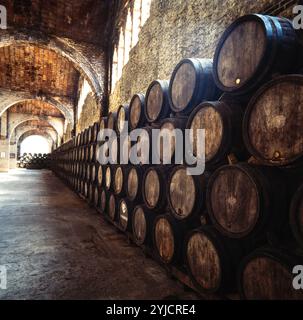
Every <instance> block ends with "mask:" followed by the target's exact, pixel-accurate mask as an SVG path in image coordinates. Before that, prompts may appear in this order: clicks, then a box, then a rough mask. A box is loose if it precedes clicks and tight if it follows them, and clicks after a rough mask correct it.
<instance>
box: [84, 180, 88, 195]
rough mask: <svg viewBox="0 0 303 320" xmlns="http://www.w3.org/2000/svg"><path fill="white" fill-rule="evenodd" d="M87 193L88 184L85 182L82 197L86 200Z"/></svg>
mask: <svg viewBox="0 0 303 320" xmlns="http://www.w3.org/2000/svg"><path fill="white" fill-rule="evenodd" d="M88 192H89V190H88V182H87V181H85V182H84V194H83V195H84V197H85V198H86V199H88Z"/></svg>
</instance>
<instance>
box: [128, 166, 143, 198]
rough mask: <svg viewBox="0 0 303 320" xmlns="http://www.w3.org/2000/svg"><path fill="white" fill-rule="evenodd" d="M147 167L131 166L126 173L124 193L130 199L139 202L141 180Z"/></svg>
mask: <svg viewBox="0 0 303 320" xmlns="http://www.w3.org/2000/svg"><path fill="white" fill-rule="evenodd" d="M146 169H147V167H145V166H132V167H130V168H129V171H128V175H127V187H126V195H127V198H128V199H129V200H130V201H133V202H137V203H139V202H140V201H141V199H142V180H143V175H144V172H145V170H146Z"/></svg>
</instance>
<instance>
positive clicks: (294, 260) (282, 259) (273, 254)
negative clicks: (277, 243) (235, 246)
mask: <svg viewBox="0 0 303 320" xmlns="http://www.w3.org/2000/svg"><path fill="white" fill-rule="evenodd" d="M297 265H303V260H302V257H298V256H296V255H294V254H292V253H291V252H290V251H288V252H285V250H283V251H279V250H277V249H274V248H263V249H258V250H256V251H255V252H253V253H252V254H250V255H249V256H248V257H246V258H245V259H244V261H243V263H242V265H241V267H240V270H239V275H238V279H239V291H240V293H241V296H242V298H244V299H247V300H256V299H257V300H303V292H302V290H295V289H294V287H293V282H294V278H295V276H296V275H295V274H293V268H294V267H295V266H297ZM298 281H299V280H298Z"/></svg>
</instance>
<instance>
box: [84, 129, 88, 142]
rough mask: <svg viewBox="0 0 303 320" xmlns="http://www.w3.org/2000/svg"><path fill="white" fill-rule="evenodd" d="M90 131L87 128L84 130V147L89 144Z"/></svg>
mask: <svg viewBox="0 0 303 320" xmlns="http://www.w3.org/2000/svg"><path fill="white" fill-rule="evenodd" d="M88 140H89V129H88V128H86V129H85V130H84V145H87V144H88V143H89V141H88Z"/></svg>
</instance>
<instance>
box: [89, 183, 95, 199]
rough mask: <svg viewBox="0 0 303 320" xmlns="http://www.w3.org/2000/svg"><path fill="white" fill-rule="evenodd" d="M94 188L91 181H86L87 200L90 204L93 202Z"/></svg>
mask: <svg viewBox="0 0 303 320" xmlns="http://www.w3.org/2000/svg"><path fill="white" fill-rule="evenodd" d="M94 196H95V190H94V186H93V184H92V183H91V182H89V183H88V202H89V203H90V204H93V203H94Z"/></svg>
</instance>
